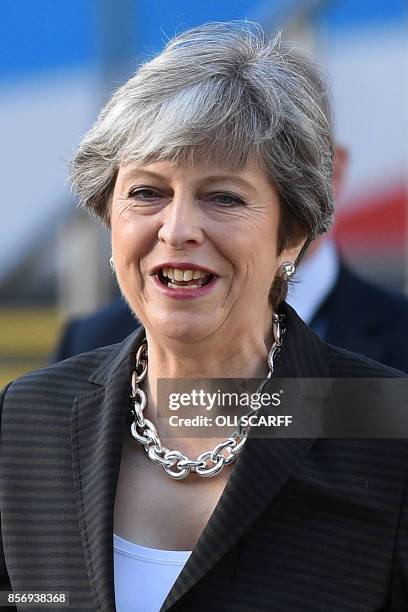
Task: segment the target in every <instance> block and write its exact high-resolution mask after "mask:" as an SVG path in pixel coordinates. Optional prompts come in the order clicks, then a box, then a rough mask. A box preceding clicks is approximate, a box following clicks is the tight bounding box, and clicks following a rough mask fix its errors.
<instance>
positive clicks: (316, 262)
mask: <svg viewBox="0 0 408 612" xmlns="http://www.w3.org/2000/svg"><path fill="white" fill-rule="evenodd" d="M339 270H340V261H339V256H338V253H337V249H336V245H335V243H334V241H333V240H332V239H330V238H327V239H326V240H324V241H323V242H322V244H321V245H320V247H319V248H318V249H317V251H316V252H315V253H313V254H312V255H311V256H310V257H306V259H305V260H304V261H303V262H302V263H301V265H300V266H299V270H298V273H297V275H296V278H295V280H294V282H293V283H290V284H289V293H288V302H289V304H290V305H291V306H293V308H295V310H296V312H297V313H298V314H299V316H300V317H301V318H302V319H303V320H304V321H306V322H307V323H310V322H311V320H312V319H313V317H314V315H315V314H316V312H317V311H318V309H319V307H320V305H321V304H323V302H324V300H325V299H326V297H327V296H328V295H329V294H330V292H331V291H332V289H333V287H334V285H335V284H336V282H337V278H338V275H339Z"/></svg>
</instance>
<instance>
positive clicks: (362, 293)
mask: <svg viewBox="0 0 408 612" xmlns="http://www.w3.org/2000/svg"><path fill="white" fill-rule="evenodd" d="M337 288H338V290H339V291H344V292H347V293H349V294H350V300H351V303H353V304H354V305H356V304H357V305H358V309H359V310H360V311H361V309H362V308H364V307H367V311H366V314H368V315H369V316H372V315H373V313H374V314H375V318H376V319H378V318H380V319H382V320H384V321H387V322H388V326H387V327H389V328H390V327H391V328H392V327H394V325H392V326H390V321H391V319H390V317H395V316H396V317H397V318H398V320H400V321H401V322H402V323H403V325H404V327H406V328H408V299H407V297H406V296H404V295H403V294H402V293H400V292H398V291H394V290H392V289H388V288H385V287H382V286H379V285H376V284H374V283H372V282H371V281H369V280H367V279H365V278H362V277H361V276H359V275H358V274H356V273H355V272H354V271H353V270H351V269H350V268H349V267H348V265H347V264H344V262H342V263H341V267H340V274H339V278H338V281H337ZM393 323H394V324H395V319H394V320H393Z"/></svg>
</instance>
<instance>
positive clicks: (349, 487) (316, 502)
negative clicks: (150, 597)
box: [0, 305, 408, 612]
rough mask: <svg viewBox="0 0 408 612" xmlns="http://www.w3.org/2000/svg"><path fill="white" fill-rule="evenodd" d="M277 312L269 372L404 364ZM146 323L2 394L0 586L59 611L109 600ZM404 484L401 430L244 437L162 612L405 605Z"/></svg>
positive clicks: (322, 372)
mask: <svg viewBox="0 0 408 612" xmlns="http://www.w3.org/2000/svg"><path fill="white" fill-rule="evenodd" d="M283 311H284V312H285V313H286V317H287V333H286V336H285V342H284V347H283V349H282V353H281V355H280V358H279V362H278V364H277V369H276V374H277V375H278V376H280V377H319V378H323V377H329V376H330V377H348V376H352V377H370V378H374V377H384V376H386V377H396V376H399V375H400V374H399V373H398V372H396V371H395V370H389V369H385V368H383V367H382V366H380V365H379V364H376V363H375V362H372V361H370V360H368V359H366V358H363V357H359V356H356V355H353V354H352V353H348V352H346V351H344V350H341V349H337V348H334V347H331V346H330V345H327V344H325V343H323V342H321V341H320V340H319V339H318V337H317V336H316V335H315V334H314V333H313V332H312V331H311V330H310V329H309V328H308V327H307V326H306V325H305V324H304V323H303V322H302V321H301V320H300V319H299V317H298V316H297V315H296V313H295V312H294V311H293V310H292V309H291V308H290V307H289V306H287V305H283ZM142 334H143V330H142V329H141V330H138V331H137V332H136V333H135V334H133V335H132V336H130V337H129V338H127V339H126V340H125V341H124V342H123V343H122V344H119V345H114V346H111V347H107V348H103V349H98V350H95V351H93V352H91V353H86V354H83V355H80V356H77V357H73V358H71V359H68V360H67V361H64V362H62V363H57V364H55V365H53V366H50V367H48V368H45V369H43V370H40V371H38V372H34V373H32V374H28V375H26V376H24V377H23V378H21V379H19V380H17V381H16V382H14V383H13V384H11V385H10V386H9V387H8V388H7V389H6V390H5V392H4V393H3V400H2V416H1V437H0V475H1V489H0V512H1V521H2V536H3V548H2V549H1V547H0V576H1V588H2V589H6V588H8V585H10V584H11V587H12V589H13V590H15V591H16V590H27V589H31V590H42V591H46V590H53V591H57V590H58V591H67V592H69V594H70V607H69V608H68V609H70V610H86V611H89V612H91V611H92V612H94V611H98V612H99V611H100V612H114V610H115V602H114V577H113V545H112V530H113V509H114V500H115V488H116V482H117V478H118V472H119V466H120V457H121V448H122V439H123V434H124V427H125V425H126V422H127V419H126V415H127V411H128V401H129V400H128V397H129V390H130V384H129V382H130V376H131V370H132V362H133V356H134V351H135V347H137V346H138V345H139V343H140V342H141V338H142ZM401 376H403V375H402V374H401ZM158 469H159V468H158ZM407 482H408V444H407V441H405V440H401V439H399V440H395V439H394V440H375V439H371V440H355V439H354V440H352V439H351V440H339V439H331V440H330V439H329V440H328V439H320V438H318V439H313V438H307V439H305V438H298V439H294V438H293V439H282V438H281V439H277V438H276V439H273V440H271V439H267V438H260V439H259V438H258V439H253V438H251V437H249V438H248V440H247V444H246V446H245V448H244V450H243V452H242V453H241V455H240V456H239V458H238V459H237V461H236V463H235V466H234V468H233V470H232V472H231V475H230V478H229V480H228V483H227V485H226V488H225V490H224V492H223V494H222V496H221V498H220V500H219V502H218V504H217V506H216V508H215V510H214V512H213V514H212V516H211V518H210V520H209V523H208V524H207V526H206V527H205V529H204V531H203V533H202V535H201V537H200V539H199V541H198V542H197V544H196V546H195V548H194V550H193V552H192V554H191V556H190V558H189V560H188V561H187V564H186V565H185V567H184V568H183V570H182V572H181V574H180V575H179V577H178V579H177V580H176V582H175V584H174V585H173V587H172V589H171V590H170V592H169V594H168V596H167V599H166V600H165V602H164V604H163V606H162V608H161V610H162V611H163V612H164V611H165V610H172V611H176V610H177V611H183V612H187V611H193V612H208V611H211V612H221V611H224V610H226V611H230V612H252V611H256V610H259V611H261V612H262V611H265V612H266V611H274V612H297V611H304V612H319V611H320V612H354V611H355V612H357V611H361V612H379V611H380V610H383V611H388V612H403V611H404V610H408V499H407ZM175 486H177V483H175ZM138 597H139V598H143V593H135V598H138ZM25 609H27V608H25ZM31 609H37V610H38V609H41V608H31Z"/></svg>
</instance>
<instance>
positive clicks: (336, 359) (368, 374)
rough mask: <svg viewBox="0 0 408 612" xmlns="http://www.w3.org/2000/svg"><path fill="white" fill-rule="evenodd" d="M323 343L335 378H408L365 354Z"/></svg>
mask: <svg viewBox="0 0 408 612" xmlns="http://www.w3.org/2000/svg"><path fill="white" fill-rule="evenodd" d="M323 344H324V345H325V349H326V355H327V362H328V367H329V371H330V376H331V377H333V378H336V377H341V378H346V377H350V378H405V379H407V378H408V374H406V373H404V372H401V371H400V370H396V369H395V368H390V367H389V366H386V365H384V364H382V363H378V362H377V361H374V360H373V359H369V358H368V357H366V356H365V355H361V354H359V353H352V352H351V351H347V350H346V349H343V348H341V347H339V346H333V345H332V344H328V343H326V342H324V343H323Z"/></svg>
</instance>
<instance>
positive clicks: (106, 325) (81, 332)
mask: <svg viewBox="0 0 408 612" xmlns="http://www.w3.org/2000/svg"><path fill="white" fill-rule="evenodd" d="M347 166H348V152H347V150H346V149H345V148H344V147H343V146H340V145H337V146H336V149H335V156H334V174H333V190H334V195H335V200H338V199H339V198H340V197H341V193H342V189H343V187H344V183H345V177H346V173H347ZM287 302H288V303H289V304H290V305H291V306H293V307H294V309H295V310H296V312H297V313H298V314H299V315H300V317H301V318H302V319H303V320H304V321H305V322H306V323H307V324H308V325H310V327H311V328H312V329H313V330H314V331H315V332H316V333H317V334H318V335H319V336H320V337H321V338H322V339H323V340H325V341H326V342H329V343H330V344H335V345H337V346H341V347H343V348H345V349H347V350H349V351H353V352H355V353H361V354H363V355H366V356H367V357H370V359H374V360H375V361H379V362H380V363H384V364H386V365H388V366H391V367H393V368H396V369H398V370H402V371H404V372H408V342H407V341H406V338H408V300H407V299H406V298H405V297H404V296H403V295H402V294H399V293H397V292H396V291H390V290H387V289H384V288H382V287H380V286H377V285H374V284H373V283H371V282H369V281H367V280H365V279H363V278H361V277H360V276H359V275H357V274H356V273H355V272H353V270H352V269H351V268H350V266H348V265H347V264H346V263H345V261H344V260H343V258H342V257H341V255H340V254H339V251H338V249H337V247H336V244H335V241H334V238H333V237H332V236H331V235H325V236H322V237H319V238H317V239H316V240H314V241H313V242H312V244H311V246H310V247H309V250H308V251H307V253H306V257H305V259H304V260H303V261H302V262H301V264H300V266H299V268H298V274H297V278H296V282H293V283H290V285H289V293H288V297H287ZM390 321H392V322H393V324H392V325H390ZM138 325H139V323H138V321H137V319H136V318H135V315H134V314H133V313H132V311H131V309H130V308H129V306H128V305H127V303H126V302H125V301H124V300H123V298H119V297H118V298H116V299H115V300H113V301H112V302H111V303H110V304H108V305H106V306H104V307H103V308H101V309H99V310H98V311H97V312H95V313H93V314H90V315H87V316H84V317H80V318H75V319H73V320H71V321H69V322H68V323H67V325H66V327H65V329H64V330H63V333H62V336H61V338H60V340H59V343H58V346H57V348H56V351H55V353H54V355H53V356H52V361H62V360H63V359H67V358H68V357H71V356H73V355H78V354H80V353H85V352H86V351H90V350H93V349H95V348H98V347H102V346H108V345H110V344H115V343H117V342H121V341H122V340H124V339H125V338H126V337H127V336H128V335H129V334H131V333H132V332H133V331H134V330H135V329H136V328H137V326H138Z"/></svg>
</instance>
